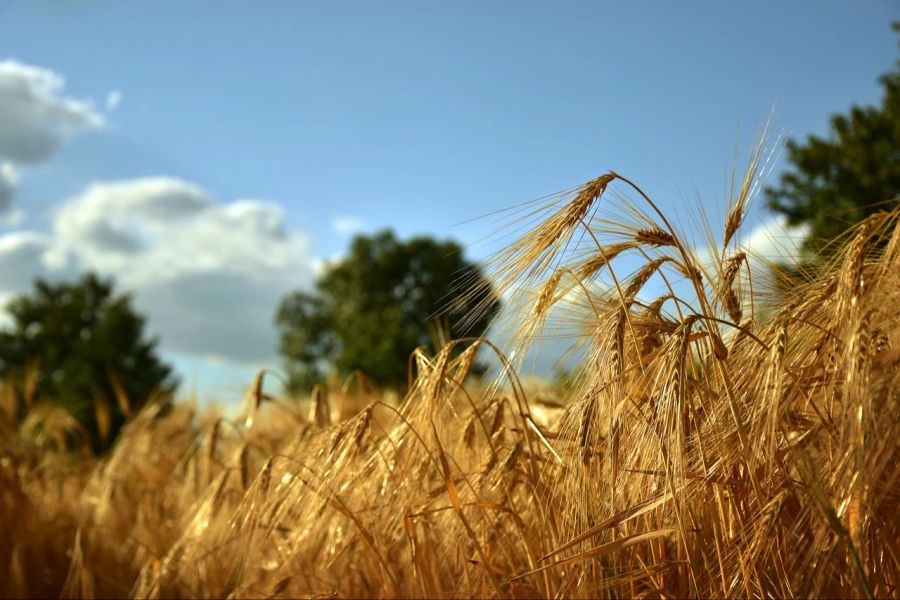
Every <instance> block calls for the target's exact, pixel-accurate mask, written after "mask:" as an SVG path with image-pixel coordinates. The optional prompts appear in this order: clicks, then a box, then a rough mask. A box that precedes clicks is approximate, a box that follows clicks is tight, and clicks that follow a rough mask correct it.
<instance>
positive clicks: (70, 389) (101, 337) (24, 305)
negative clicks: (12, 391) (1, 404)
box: [0, 274, 177, 451]
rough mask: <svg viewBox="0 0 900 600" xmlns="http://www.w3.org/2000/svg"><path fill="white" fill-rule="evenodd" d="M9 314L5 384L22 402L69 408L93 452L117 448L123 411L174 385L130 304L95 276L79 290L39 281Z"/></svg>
mask: <svg viewBox="0 0 900 600" xmlns="http://www.w3.org/2000/svg"><path fill="white" fill-rule="evenodd" d="M6 310H7V313H8V314H9V316H10V317H11V318H12V328H11V329H10V330H7V331H2V332H0V378H2V380H3V381H4V382H6V383H7V385H13V386H15V387H16V388H17V389H16V391H17V395H18V396H19V397H24V396H26V395H27V396H33V397H34V398H35V400H36V401H38V402H55V403H58V404H60V405H62V406H64V407H65V408H66V409H67V410H69V412H71V413H72V414H73V415H74V416H75V417H76V418H77V419H78V420H79V421H80V422H81V423H82V425H83V426H84V427H85V429H86V430H87V432H88V434H89V436H90V440H91V443H92V446H93V448H94V450H95V451H102V450H104V449H106V448H107V447H108V446H109V445H110V444H111V443H112V441H113V440H114V439H115V436H116V434H117V433H118V431H119V429H120V428H121V427H122V424H123V423H124V420H125V417H126V416H127V415H126V414H125V413H126V412H129V411H132V410H136V409H137V408H140V406H141V405H142V404H144V403H145V402H146V401H147V399H148V398H149V397H150V396H151V394H153V393H154V392H160V393H162V394H163V395H168V394H171V393H172V392H173V391H174V389H175V387H176V385H177V383H176V380H175V379H174V378H173V376H172V371H171V368H170V367H169V366H168V365H166V364H164V363H163V362H161V361H160V359H159V358H158V357H157V356H156V352H155V346H156V340H152V339H151V340H148V339H145V337H144V319H143V318H142V317H141V316H140V315H138V314H137V313H136V312H135V311H134V310H133V308H132V306H131V298H130V297H129V296H128V295H113V286H112V283H111V282H110V281H108V280H103V279H100V278H98V277H97V276H95V275H93V274H88V275H85V276H84V277H83V278H82V279H81V280H79V281H77V282H74V283H59V284H52V283H48V282H46V281H43V280H37V281H36V282H35V285H34V291H33V292H32V293H30V294H23V295H20V296H18V297H16V298H14V299H13V300H12V301H10V302H9V304H8V305H7V308H6ZM29 371H31V374H30V375H29V374H28V373H29ZM27 388H31V389H30V391H29V390H28V389H27Z"/></svg>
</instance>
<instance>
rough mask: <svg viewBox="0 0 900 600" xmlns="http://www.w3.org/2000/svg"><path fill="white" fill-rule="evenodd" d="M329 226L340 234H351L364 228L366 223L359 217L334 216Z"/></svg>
mask: <svg viewBox="0 0 900 600" xmlns="http://www.w3.org/2000/svg"><path fill="white" fill-rule="evenodd" d="M331 228H332V229H333V230H334V231H335V233H339V234H341V235H353V234H355V233H359V232H360V231H363V230H364V229H365V228H366V223H365V221H363V220H362V219H360V218H359V217H353V216H346V217H335V218H334V219H332V220H331Z"/></svg>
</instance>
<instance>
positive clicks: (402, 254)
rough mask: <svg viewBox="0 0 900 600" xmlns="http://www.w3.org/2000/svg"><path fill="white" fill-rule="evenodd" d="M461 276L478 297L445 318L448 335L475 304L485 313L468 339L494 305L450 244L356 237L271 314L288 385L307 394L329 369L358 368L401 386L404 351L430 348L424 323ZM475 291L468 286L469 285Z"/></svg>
mask: <svg viewBox="0 0 900 600" xmlns="http://www.w3.org/2000/svg"><path fill="white" fill-rule="evenodd" d="M463 275H465V276H466V278H467V282H468V283H470V284H476V283H477V284H480V286H481V287H480V288H479V289H481V290H482V291H481V293H480V295H478V296H476V297H473V298H468V299H465V300H460V301H458V302H455V303H453V305H452V307H449V309H448V310H447V311H446V313H445V317H446V321H445V323H449V325H450V326H451V331H450V333H451V334H452V335H457V336H458V335H461V334H462V333H463V332H461V331H458V330H453V329H452V327H453V326H457V325H458V323H459V321H460V320H461V317H463V316H464V315H467V314H469V312H470V311H471V310H472V309H473V308H474V307H475V305H476V302H479V301H487V302H488V303H489V305H490V308H489V309H488V310H487V311H486V312H485V313H484V314H483V315H481V316H480V318H478V319H477V320H475V322H474V323H471V324H470V326H469V327H468V328H467V331H466V332H465V334H466V335H475V336H479V335H482V334H483V333H484V332H485V330H486V329H487V326H488V324H489V323H490V320H491V318H492V317H493V316H494V314H495V312H496V310H497V309H498V308H499V304H498V303H497V300H496V298H495V297H494V295H493V291H491V288H490V285H488V284H486V282H485V279H484V277H483V274H482V273H481V271H480V270H479V269H478V268H477V267H475V266H474V265H473V264H472V263H470V262H468V261H467V260H465V259H464V258H463V255H462V248H461V247H460V246H459V244H457V243H455V242H452V241H437V240H434V239H431V238H428V237H416V238H413V239H411V240H409V241H406V242H402V241H399V240H397V238H396V237H395V236H394V234H393V233H392V232H390V231H382V232H380V233H377V234H375V235H373V236H371V237H367V236H357V237H356V238H355V239H354V240H353V242H352V244H351V246H350V252H349V254H348V255H347V256H346V257H345V258H343V259H341V260H340V261H338V262H336V263H334V264H331V265H329V266H328V267H327V268H326V270H325V272H324V274H322V276H321V277H319V279H318V280H317V281H316V284H315V291H314V292H313V293H307V292H300V291H298V292H293V293H291V294H289V295H288V296H286V297H285V298H284V299H283V300H282V302H281V304H280V306H279V308H278V312H277V315H276V323H277V325H278V327H279V329H280V332H281V347H280V348H281V352H282V354H283V355H284V356H285V358H286V360H287V368H288V373H289V388H290V389H292V390H293V391H295V392H297V391H301V390H304V389H306V390H308V389H309V388H310V387H311V386H312V385H313V384H315V383H317V382H319V381H321V380H322V378H323V376H324V374H325V372H326V371H327V370H333V371H336V372H337V373H339V374H342V375H347V374H350V373H352V372H353V371H355V370H357V369H358V370H361V371H362V372H364V373H365V374H366V375H367V376H369V377H371V378H372V379H373V380H374V381H376V382H377V383H379V384H382V385H386V386H391V387H402V386H403V385H405V384H406V381H407V364H408V359H409V355H410V353H411V352H412V351H413V350H415V349H416V348H417V347H419V346H425V345H428V344H429V341H430V340H431V335H430V333H429V323H432V324H433V323H435V321H434V320H433V318H434V317H435V315H436V314H437V313H438V312H440V311H441V309H443V308H447V307H448V305H449V304H450V302H451V300H453V299H454V298H453V288H454V285H455V284H456V282H458V281H459V280H460V277H461V276H463ZM473 288H474V286H473Z"/></svg>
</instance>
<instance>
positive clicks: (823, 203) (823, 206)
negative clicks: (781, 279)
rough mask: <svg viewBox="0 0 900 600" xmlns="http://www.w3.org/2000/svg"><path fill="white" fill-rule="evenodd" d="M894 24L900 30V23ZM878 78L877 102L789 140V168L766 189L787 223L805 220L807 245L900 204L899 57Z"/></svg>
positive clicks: (813, 245) (813, 246)
mask: <svg viewBox="0 0 900 600" xmlns="http://www.w3.org/2000/svg"><path fill="white" fill-rule="evenodd" d="M893 27H894V30H895V31H900V24H898V23H894V25H893ZM879 81H880V82H881V85H882V86H883V87H884V97H883V98H882V102H881V105H880V106H870V107H859V106H853V107H852V108H851V109H850V114H849V115H834V116H833V117H832V118H831V135H830V136H829V137H828V138H821V137H818V136H815V135H810V136H809V137H808V138H807V139H806V142H804V143H800V142H797V141H796V140H790V141H788V143H787V158H788V161H789V162H790V163H791V166H792V167H793V169H792V170H790V171H788V172H786V173H784V174H782V175H781V180H780V185H779V186H778V187H770V188H767V190H766V194H767V196H768V204H769V207H770V208H771V209H772V210H774V211H775V212H777V213H781V214H783V215H784V216H785V217H787V221H788V224H790V225H801V224H806V225H809V228H810V232H809V237H808V239H807V241H806V247H807V249H808V250H812V251H818V250H820V249H821V248H822V245H823V244H824V243H826V242H829V241H831V240H833V239H834V238H836V237H837V236H839V235H840V234H841V233H843V232H844V231H845V230H847V229H848V228H850V227H851V226H853V225H854V224H856V223H859V222H860V221H862V220H863V219H865V218H866V217H867V216H869V215H870V214H872V213H874V212H877V211H879V210H885V209H888V210H889V209H892V208H896V207H897V206H900V62H898V63H897V66H896V67H895V69H894V70H893V71H892V72H889V73H886V74H884V75H883V76H882V77H881V78H880V79H879Z"/></svg>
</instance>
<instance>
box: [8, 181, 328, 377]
mask: <svg viewBox="0 0 900 600" xmlns="http://www.w3.org/2000/svg"><path fill="white" fill-rule="evenodd" d="M313 265H314V262H313V258H312V257H311V256H310V242H309V239H308V237H307V236H306V234H304V233H303V232H300V231H297V230H290V229H288V228H287V227H286V226H285V223H284V212H283V210H282V209H281V207H279V206H278V205H275V204H271V203H267V202H262V201H258V200H240V201H235V202H230V203H219V202H217V201H216V200H215V199H213V198H212V197H211V196H210V195H209V194H208V193H207V192H206V191H205V190H203V189H202V188H200V187H198V186H196V185H194V184H191V183H189V182H186V181H183V180H180V179H174V178H168V177H151V178H144V179H133V180H126V181H114V182H98V183H94V184H91V185H90V186H88V187H87V188H86V189H85V190H84V191H83V192H82V193H81V194H79V195H78V196H75V197H74V198H70V199H68V200H66V201H64V202H63V203H62V204H61V205H60V206H59V207H58V208H57V210H56V211H55V213H54V215H53V232H52V234H49V235H45V234H39V233H34V232H14V233H8V234H5V235H0V299H2V298H6V297H9V296H10V295H12V294H15V293H20V292H23V291H26V290H28V289H29V288H30V287H31V282H32V280H33V279H34V278H35V277H44V278H50V279H60V278H62V277H72V276H74V275H75V274H76V273H77V272H82V271H85V270H94V271H97V272H98V273H100V274H102V275H105V276H112V277H113V278H114V279H115V281H116V288H117V289H118V290H120V291H132V292H134V302H135V305H136V307H137V308H138V310H139V311H141V312H142V313H143V314H145V315H147V317H148V328H149V330H150V333H151V334H153V335H159V336H160V338H161V341H162V348H163V350H164V351H166V352H169V353H182V354H189V355H192V356H196V357H198V358H207V359H212V358H218V359H224V360H230V361H239V362H241V363H244V364H248V363H259V362H268V363H269V364H271V363H272V361H274V360H275V355H276V331H275V328H274V325H273V317H274V313H275V309H276V307H277V304H278V301H279V299H280V298H281V297H282V295H284V294H285V293H287V292H289V291H291V290H293V289H296V288H298V287H303V286H305V285H308V284H309V282H310V280H311V279H312V277H313V268H314V267H313Z"/></svg>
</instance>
